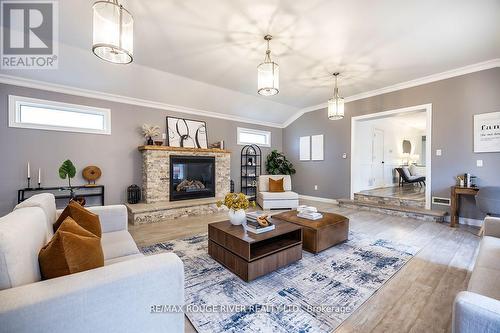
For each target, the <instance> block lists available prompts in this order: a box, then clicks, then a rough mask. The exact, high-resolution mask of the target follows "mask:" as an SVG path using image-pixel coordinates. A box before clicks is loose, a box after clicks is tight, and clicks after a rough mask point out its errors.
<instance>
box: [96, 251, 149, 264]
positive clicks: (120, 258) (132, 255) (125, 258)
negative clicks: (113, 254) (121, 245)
mask: <svg viewBox="0 0 500 333" xmlns="http://www.w3.org/2000/svg"><path fill="white" fill-rule="evenodd" d="M142 257H144V255H143V254H131V255H129V256H123V257H117V258H113V259H109V260H106V261H105V262H104V266H108V265H113V264H116V263H119V262H123V261H127V260H132V259H137V258H142Z"/></svg>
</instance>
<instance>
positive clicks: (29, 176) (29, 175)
mask: <svg viewBox="0 0 500 333" xmlns="http://www.w3.org/2000/svg"><path fill="white" fill-rule="evenodd" d="M28 178H31V174H30V162H28Z"/></svg>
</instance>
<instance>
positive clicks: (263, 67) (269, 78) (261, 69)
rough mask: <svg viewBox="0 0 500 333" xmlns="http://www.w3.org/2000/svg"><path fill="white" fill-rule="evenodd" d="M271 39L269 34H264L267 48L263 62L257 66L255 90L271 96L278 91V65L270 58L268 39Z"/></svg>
mask: <svg viewBox="0 0 500 333" xmlns="http://www.w3.org/2000/svg"><path fill="white" fill-rule="evenodd" d="M271 39H273V36H271V35H265V36H264V40H265V41H267V50H266V56H265V58H264V62H263V63H261V64H260V65H259V66H257V89H258V90H257V92H258V93H259V94H260V95H263V96H273V95H276V94H278V93H279V92H280V90H279V88H280V66H278V64H277V63H275V62H273V61H272V60H271V50H270V49H269V41H270V40H271Z"/></svg>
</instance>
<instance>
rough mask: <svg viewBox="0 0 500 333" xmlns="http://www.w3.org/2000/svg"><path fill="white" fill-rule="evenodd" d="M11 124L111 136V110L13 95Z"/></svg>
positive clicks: (20, 126)
mask: <svg viewBox="0 0 500 333" xmlns="http://www.w3.org/2000/svg"><path fill="white" fill-rule="evenodd" d="M9 127H17V128H31V129H41V130H50V131H65V132H78V133H91V134H107V135H110V134H111V111H110V110H109V109H102V108H95V107H89V106H84V105H76V104H68V103H60V102H54V101H47V100H42V99H35V98H29V97H21V96H14V95H10V96H9Z"/></svg>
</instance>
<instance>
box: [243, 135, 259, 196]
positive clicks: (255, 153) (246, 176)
mask: <svg viewBox="0 0 500 333" xmlns="http://www.w3.org/2000/svg"><path fill="white" fill-rule="evenodd" d="M261 169H262V152H261V150H260V148H259V146H257V145H246V146H245V147H243V149H241V182H240V186H241V193H244V194H246V195H248V196H249V199H250V200H251V201H255V199H256V196H257V179H258V177H259V176H260V172H261Z"/></svg>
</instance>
